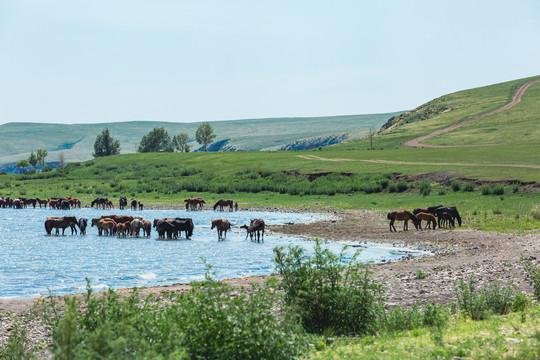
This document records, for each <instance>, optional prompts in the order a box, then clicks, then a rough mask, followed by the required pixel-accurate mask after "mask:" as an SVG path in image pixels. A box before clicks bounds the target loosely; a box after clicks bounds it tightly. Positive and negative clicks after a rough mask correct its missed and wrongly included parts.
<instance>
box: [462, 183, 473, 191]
mask: <svg viewBox="0 0 540 360" xmlns="http://www.w3.org/2000/svg"><path fill="white" fill-rule="evenodd" d="M463 191H464V192H473V191H474V183H473V182H467V183H465V185H464V186H463Z"/></svg>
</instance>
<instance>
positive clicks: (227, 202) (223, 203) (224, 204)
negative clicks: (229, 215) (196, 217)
mask: <svg viewBox="0 0 540 360" xmlns="http://www.w3.org/2000/svg"><path fill="white" fill-rule="evenodd" d="M233 205H234V201H232V200H231V199H227V200H223V199H221V200H218V202H217V203H215V204H214V210H216V209H217V208H218V206H219V210H220V211H223V208H224V207H227V206H228V207H229V211H232V210H233Z"/></svg>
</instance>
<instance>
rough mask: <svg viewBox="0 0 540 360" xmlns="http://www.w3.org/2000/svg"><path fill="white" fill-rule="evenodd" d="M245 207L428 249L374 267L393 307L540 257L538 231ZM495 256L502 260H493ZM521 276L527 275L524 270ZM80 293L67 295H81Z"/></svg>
mask: <svg viewBox="0 0 540 360" xmlns="http://www.w3.org/2000/svg"><path fill="white" fill-rule="evenodd" d="M151 209H160V210H177V209H175V208H174V207H170V206H167V207H166V206H160V205H157V206H156V205H154V206H151V207H150V206H149V207H148V208H147V210H151ZM242 210H250V211H280V212H299V213H314V214H319V215H322V217H323V218H324V220H318V221H317V220H316V221H314V222H308V223H288V224H285V225H271V226H268V230H269V231H270V232H272V233H277V234H282V235H291V236H297V237H302V238H305V239H307V240H313V239H315V238H316V237H318V238H320V239H321V240H322V241H324V242H327V241H332V242H338V243H348V244H352V246H354V247H357V246H356V245H358V247H361V246H362V245H365V244H370V243H371V244H377V245H380V246H381V245H382V246H384V247H387V248H396V249H399V250H402V251H404V252H407V250H411V249H414V251H421V252H424V251H426V252H428V253H426V254H421V255H419V256H404V257H402V258H401V259H400V260H399V261H392V262H387V263H384V262H383V263H379V264H371V265H370V267H371V269H372V270H373V271H374V278H375V279H377V280H378V281H380V282H381V283H382V284H383V286H384V287H385V289H386V297H387V300H388V301H389V304H390V305H403V306H410V305H413V304H414V303H416V302H418V303H425V302H427V301H433V302H437V303H447V302H449V301H451V300H452V299H453V297H452V286H451V285H452V284H450V280H452V281H455V280H457V279H459V278H461V277H466V276H467V275H468V274H476V276H477V277H478V278H486V280H483V281H489V280H492V279H493V278H494V276H493V275H494V274H495V273H498V274H500V277H501V279H502V280H503V281H509V280H510V279H511V277H512V276H515V275H516V274H518V273H520V272H521V273H522V271H523V269H520V265H519V264H517V261H518V260H519V256H520V254H521V252H523V253H524V254H525V256H532V257H533V258H535V257H540V256H538V255H540V236H539V235H536V234H526V235H515V234H506V233H495V232H484V231H478V230H472V229H466V228H465V226H464V227H463V228H459V227H458V228H456V229H452V230H446V229H442V230H441V229H438V230H423V231H415V230H409V231H406V232H405V231H401V230H398V232H395V233H390V232H389V229H388V222H387V220H386V218H385V216H384V214H383V213H381V212H378V211H372V210H341V211H337V210H332V209H319V210H315V209H310V208H277V207H253V208H249V207H245V206H243V207H242ZM225 213H227V212H224V214H225ZM398 229H399V226H398ZM516 245H519V246H516ZM518 248H519V251H518ZM495 260H497V261H498V262H500V263H499V264H495V263H494V262H495ZM509 262H512V263H514V265H515V266H513V265H509ZM504 264H506V265H504ZM503 265H504V266H503ZM501 266H502V267H505V268H509V267H512V269H511V270H512V271H510V272H509V271H504V270H505V269H502V268H501ZM417 271H421V272H423V273H425V274H426V276H427V277H426V278H425V279H423V280H422V279H417V276H416V275H415V273H416V272H417ZM484 275H485V276H484ZM268 276H272V275H266V276H253V277H248V278H230V279H223V280H220V281H223V282H226V283H229V284H232V285H235V286H246V285H249V283H251V282H257V283H262V282H264V279H265V278H266V277H268ZM518 277H521V278H523V276H522V274H521V275H518V276H517V278H518ZM517 285H518V286H519V288H520V290H522V291H527V292H529V293H530V292H531V288H530V286H529V285H528V284H527V283H526V282H525V281H518V284H517ZM189 288H190V285H189V283H174V284H170V285H160V286H151V287H143V288H137V289H138V290H139V291H140V292H141V295H144V294H150V293H153V294H158V293H160V292H162V291H166V292H171V291H173V292H176V291H187V290H188V289H189ZM398 289H399V290H398ZM132 290H133V288H121V289H116V291H118V292H120V293H128V292H131V291H132ZM97 292H98V291H96V293H97ZM81 293H84V292H81ZM81 293H79V294H73V295H64V296H77V295H80V294H81ZM421 295H424V296H421ZM55 297H57V298H60V297H63V296H60V295H59V296H55ZM45 298H47V297H35V298H29V299H9V300H0V312H7V313H16V314H21V313H23V312H25V311H29V310H30V309H31V308H32V306H33V305H34V304H35V303H36V302H37V301H38V300H39V299H45Z"/></svg>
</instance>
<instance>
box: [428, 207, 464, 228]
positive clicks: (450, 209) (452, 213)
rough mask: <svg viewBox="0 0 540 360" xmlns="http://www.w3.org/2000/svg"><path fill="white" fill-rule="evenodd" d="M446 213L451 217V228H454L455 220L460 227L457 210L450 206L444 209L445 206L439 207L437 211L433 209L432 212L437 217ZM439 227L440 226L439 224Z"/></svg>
mask: <svg viewBox="0 0 540 360" xmlns="http://www.w3.org/2000/svg"><path fill="white" fill-rule="evenodd" d="M444 212H446V213H448V214H450V216H451V217H452V227H454V226H455V225H454V224H455V220H457V222H458V225H459V226H461V216H460V215H459V212H458V210H457V208H456V207H455V206H451V207H445V206H441V207H438V208H437V209H435V211H434V215H435V216H437V217H439V215H438V214H439V213H444ZM439 227H441V224H439Z"/></svg>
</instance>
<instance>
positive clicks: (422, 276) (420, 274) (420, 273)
mask: <svg viewBox="0 0 540 360" xmlns="http://www.w3.org/2000/svg"><path fill="white" fill-rule="evenodd" d="M414 276H415V277H416V278H417V279H425V278H427V274H426V273H425V272H423V271H422V270H416V273H415V274H414Z"/></svg>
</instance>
